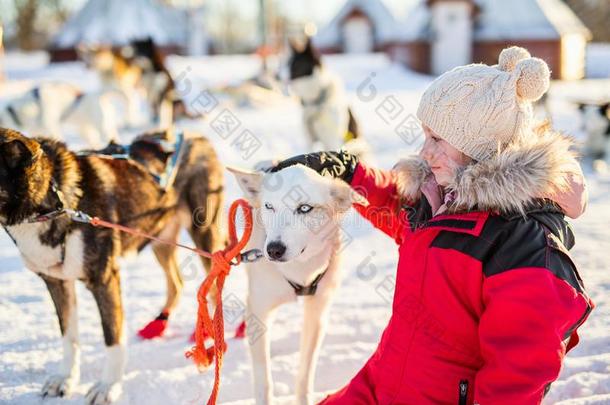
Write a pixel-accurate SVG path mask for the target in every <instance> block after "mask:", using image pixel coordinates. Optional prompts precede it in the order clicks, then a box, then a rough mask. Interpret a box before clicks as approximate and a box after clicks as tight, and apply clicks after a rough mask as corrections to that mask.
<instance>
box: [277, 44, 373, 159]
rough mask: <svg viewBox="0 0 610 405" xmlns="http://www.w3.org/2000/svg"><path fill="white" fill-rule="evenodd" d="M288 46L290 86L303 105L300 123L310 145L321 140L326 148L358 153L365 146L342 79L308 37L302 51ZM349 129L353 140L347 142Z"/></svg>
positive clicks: (293, 46) (312, 146)
mask: <svg viewBox="0 0 610 405" xmlns="http://www.w3.org/2000/svg"><path fill="white" fill-rule="evenodd" d="M290 45H291V50H292V55H291V57H290V61H289V62H288V66H289V69H290V82H291V87H292V89H293V91H294V92H295V93H296V95H297V96H298V97H299V98H300V99H301V103H302V104H303V122H304V123H305V129H306V131H307V134H308V135H309V141H310V144H311V148H316V147H317V146H318V145H316V143H321V146H322V147H323V148H324V149H325V150H338V149H340V148H341V147H346V148H347V149H348V150H350V152H354V153H356V152H358V151H359V149H362V148H363V147H364V144H363V139H362V137H361V134H360V132H359V129H358V123H357V122H356V119H355V117H354V115H353V113H352V110H351V108H350V107H349V105H348V102H347V97H346V95H345V91H344V85H343V83H342V81H341V79H339V77H337V76H336V75H333V74H332V73H331V72H329V71H328V70H327V69H326V68H325V67H324V66H323V65H322V61H321V58H320V54H319V53H318V51H317V50H316V49H315V48H314V47H313V45H312V43H311V39H309V38H308V40H307V43H306V44H305V48H304V49H303V50H301V51H299V50H298V49H297V47H296V46H295V45H294V44H292V43H291V44H290ZM348 132H349V133H350V134H351V137H353V139H352V140H350V141H347V142H346V135H347V134H348ZM350 148H351V149H350ZM352 149H353V150H352ZM356 154H358V153H356Z"/></svg>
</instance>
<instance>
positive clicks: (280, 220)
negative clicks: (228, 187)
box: [229, 165, 352, 404]
mask: <svg viewBox="0 0 610 405" xmlns="http://www.w3.org/2000/svg"><path fill="white" fill-rule="evenodd" d="M229 170H231V171H232V172H233V173H234V175H235V176H236V178H237V181H238V183H239V185H240V187H241V188H242V190H243V193H244V195H245V197H246V198H247V199H248V200H249V202H250V204H251V205H252V206H253V208H254V209H253V215H254V229H253V233H252V237H251V238H250V242H249V244H248V246H247V247H246V249H253V248H258V249H261V250H262V251H263V253H264V255H265V256H264V257H263V258H262V259H260V260H259V261H257V262H254V263H249V264H247V265H246V266H247V267H246V268H247V271H248V305H247V316H246V325H247V328H246V331H247V335H248V337H249V340H250V349H251V354H252V367H253V377H254V391H255V398H256V403H257V404H269V403H271V402H272V398H273V383H272V380H271V365H270V341H271V336H272V333H271V330H270V327H271V322H272V316H273V313H274V312H275V310H276V308H277V307H278V306H279V305H281V304H284V303H287V302H290V301H294V300H295V299H296V295H295V290H293V288H292V287H291V285H290V284H289V283H288V281H287V280H290V281H292V282H295V283H298V284H300V285H302V286H307V285H310V284H311V283H312V281H313V280H314V279H315V278H316V277H317V276H318V275H320V274H322V273H323V272H326V273H325V274H324V276H323V278H322V279H321V281H320V283H319V285H318V289H317V291H316V293H315V295H313V296H305V297H304V306H305V317H304V320H303V330H302V332H301V348H300V353H301V358H300V365H299V371H298V374H297V379H296V401H295V403H298V404H310V403H311V402H312V400H313V398H312V392H313V381H314V380H313V377H314V371H315V367H316V361H317V354H318V349H319V347H320V344H321V341H322V338H323V336H324V329H325V324H326V319H327V313H328V309H329V305H330V302H331V300H332V298H333V296H334V294H335V291H336V289H337V287H338V286H339V283H340V278H341V271H340V268H339V267H340V257H339V256H340V255H339V251H340V240H339V237H340V234H339V232H340V229H339V224H338V220H339V219H340V217H341V215H342V214H343V213H344V212H345V211H347V210H348V209H349V207H350V206H351V203H352V193H351V190H350V188H349V186H348V185H347V184H345V183H342V182H341V181H340V180H334V179H329V178H325V177H322V176H320V175H318V174H317V173H316V172H314V171H313V170H311V169H309V168H306V167H305V166H302V165H297V166H292V167H288V168H286V169H283V170H281V171H279V172H276V173H268V174H264V175H263V174H262V173H260V172H245V171H240V170H238V169H234V168H231V169H229ZM303 204H308V205H310V206H312V207H314V208H313V209H312V210H311V211H309V212H308V213H297V211H296V210H297V209H298V207H299V206H301V205H303ZM278 248H279V249H280V250H279V251H278ZM261 329H262V330H263V331H264V332H263V334H262V336H260V337H258V336H256V333H257V331H260V330H261Z"/></svg>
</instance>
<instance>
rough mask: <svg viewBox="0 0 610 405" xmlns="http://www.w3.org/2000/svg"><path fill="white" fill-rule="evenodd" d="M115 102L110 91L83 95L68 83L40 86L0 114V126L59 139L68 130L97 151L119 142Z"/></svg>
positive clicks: (115, 98)
mask: <svg viewBox="0 0 610 405" xmlns="http://www.w3.org/2000/svg"><path fill="white" fill-rule="evenodd" d="M116 101H117V94H115V93H113V92H110V91H100V92H91V93H82V92H81V91H80V90H79V89H78V88H76V87H74V86H72V85H70V84H68V83H60V82H47V83H42V84H40V85H38V86H36V87H34V88H33V89H31V90H29V91H28V92H26V93H25V94H24V95H22V96H20V97H17V98H15V99H14V100H11V101H10V102H9V103H8V104H7V105H6V106H5V107H4V108H3V109H2V110H0V126H2V127H11V128H19V129H20V130H22V131H23V132H25V133H26V134H28V135H30V136H34V135H40V134H46V135H47V136H49V135H50V136H53V137H56V138H58V139H61V138H62V135H63V134H64V128H65V127H66V126H68V127H71V128H72V129H73V130H75V131H77V132H78V133H79V134H82V137H83V139H84V140H85V141H86V142H87V143H88V144H89V146H91V147H94V148H100V147H102V146H103V145H105V144H106V143H108V142H110V141H111V140H117V139H118V129H117V127H118V122H117V112H116V107H115V103H116ZM11 110H12V111H11Z"/></svg>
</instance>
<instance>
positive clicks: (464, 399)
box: [458, 380, 468, 405]
mask: <svg viewBox="0 0 610 405" xmlns="http://www.w3.org/2000/svg"><path fill="white" fill-rule="evenodd" d="M459 387H460V400H459V402H458V405H466V404H467V403H468V380H461V381H460V385H459Z"/></svg>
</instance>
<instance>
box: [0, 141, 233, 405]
mask: <svg viewBox="0 0 610 405" xmlns="http://www.w3.org/2000/svg"><path fill="white" fill-rule="evenodd" d="M167 137H168V135H167V134H166V133H156V134H149V135H143V136H141V137H139V138H137V139H136V140H135V141H134V142H133V143H132V145H131V146H130V158H129V159H115V158H111V157H107V156H103V155H99V154H81V155H79V154H75V153H73V152H71V151H69V150H68V149H67V148H66V146H65V145H64V144H63V143H60V142H58V141H55V140H50V139H44V138H37V139H31V138H27V137H25V136H23V135H22V134H20V133H18V132H16V131H13V130H10V129H0V224H1V225H2V226H3V227H4V228H5V230H6V231H7V232H8V234H9V236H10V237H11V238H12V239H13V241H14V242H15V244H16V246H17V248H18V249H19V252H20V253H21V257H22V258H23V261H24V263H25V266H26V267H27V268H28V269H30V270H31V271H33V272H35V273H37V274H38V275H40V277H42V279H43V280H44V282H45V283H46V285H47V287H48V290H49V292H50V294H51V297H52V299H53V302H54V304H55V310H56V312H57V315H58V318H59V326H60V329H61V333H62V336H63V342H64V361H63V364H62V367H61V370H60V372H59V374H57V375H53V376H51V377H50V378H49V379H48V380H47V383H46V384H45V385H44V387H43V389H42V393H43V395H49V396H63V395H67V394H69V393H70V391H71V390H72V389H73V388H74V386H75V385H76V384H78V382H79V374H80V370H79V363H80V362H79V354H80V350H79V344H78V331H77V314H76V295H75V281H76V280H77V279H78V280H81V281H82V282H84V283H85V285H86V286H87V288H88V289H89V290H91V292H92V293H93V296H94V298H95V301H96V303H97V306H98V308H99V312H100V315H101V321H102V328H103V332H104V340H105V343H106V347H107V358H106V364H105V367H104V371H103V374H102V376H101V379H100V380H99V382H98V383H97V384H95V385H94V386H93V388H91V390H90V391H89V393H88V394H87V396H86V402H87V403H89V404H100V403H101V404H104V403H108V402H111V401H112V400H113V399H114V398H115V397H116V396H117V394H118V393H120V386H121V379H122V374H123V368H124V365H125V348H124V343H123V340H124V339H123V309H122V304H121V292H120V283H119V267H118V263H117V259H118V258H119V257H120V256H123V255H125V254H127V253H129V252H138V251H140V250H142V249H143V248H144V246H145V245H146V244H147V240H145V239H143V238H140V237H135V236H132V235H129V234H125V233H119V232H118V231H115V230H111V229H104V228H95V227H93V226H91V225H89V224H86V223H82V222H78V221H75V220H74V219H73V216H72V214H73V211H71V210H74V211H82V212H84V213H86V214H88V215H91V216H97V217H99V218H101V219H105V220H107V221H111V222H113V223H118V224H123V225H127V226H129V227H133V228H137V229H140V230H142V231H145V232H148V233H151V234H154V235H157V236H159V237H162V238H165V239H169V240H174V241H175V240H176V239H177V238H178V234H179V231H180V229H181V228H186V229H187V230H188V232H189V233H190V236H191V238H192V239H193V242H194V243H195V245H196V246H197V247H198V248H200V249H203V250H206V251H214V250H216V249H218V248H220V247H222V245H223V243H224V238H223V237H221V235H220V232H219V224H218V222H219V217H220V211H221V209H222V205H223V178H222V167H221V165H220V163H219V161H218V159H217V156H216V153H215V152H214V149H213V148H212V145H211V144H210V143H209V142H208V141H207V140H206V139H205V138H203V137H195V138H193V137H186V139H185V141H184V143H183V146H182V152H181V154H180V156H181V158H180V160H179V161H178V163H177V166H176V167H177V174H176V177H175V180H174V181H173V183H172V185H171V186H169V187H167V189H163V188H161V187H160V186H159V183H158V182H157V181H156V179H155V175H159V174H161V172H162V171H163V170H164V168H165V166H166V164H165V162H166V160H167V159H168V158H169V157H170V156H171V153H169V152H165V151H164V148H162V147H161V145H162V142H163V141H167V140H168V139H167ZM66 210H67V211H66ZM202 210H204V212H203V211H202ZM193 213H196V214H197V215H193ZM198 220H200V221H201V222H198ZM152 248H153V251H154V253H155V255H156V257H157V259H158V261H159V263H160V264H161V267H163V270H164V271H165V275H166V277H167V285H168V290H167V302H166V303H165V307H164V310H163V314H164V318H163V319H167V315H168V314H169V312H170V311H171V310H172V309H173V308H174V307H175V306H176V303H177V301H178V298H179V296H180V292H181V289H182V280H181V277H180V272H179V269H178V265H177V262H176V252H175V248H174V247H172V246H167V245H161V244H153V246H152ZM204 265H205V267H206V270H209V262H208V261H204Z"/></svg>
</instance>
